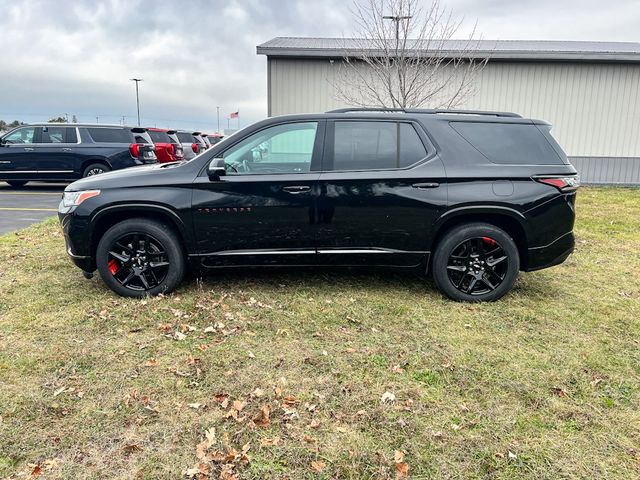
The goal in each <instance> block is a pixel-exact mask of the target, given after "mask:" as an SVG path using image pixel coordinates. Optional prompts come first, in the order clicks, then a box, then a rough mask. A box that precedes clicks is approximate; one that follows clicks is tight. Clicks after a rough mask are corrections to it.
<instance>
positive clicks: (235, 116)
mask: <svg viewBox="0 0 640 480" xmlns="http://www.w3.org/2000/svg"><path fill="white" fill-rule="evenodd" d="M239 115H240V111H239V110H238V111H237V112H231V115H229V118H238V116H239Z"/></svg>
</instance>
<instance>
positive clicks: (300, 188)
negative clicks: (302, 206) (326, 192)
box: [282, 185, 311, 195]
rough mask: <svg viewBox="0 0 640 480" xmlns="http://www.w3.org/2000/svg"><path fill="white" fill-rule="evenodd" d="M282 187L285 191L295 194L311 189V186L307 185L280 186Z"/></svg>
mask: <svg viewBox="0 0 640 480" xmlns="http://www.w3.org/2000/svg"><path fill="white" fill-rule="evenodd" d="M282 189H283V190H284V191H285V192H287V193H291V194H293V195H297V194H299V193H304V192H308V191H309V190H311V187H310V186H308V185H292V186H290V187H282Z"/></svg>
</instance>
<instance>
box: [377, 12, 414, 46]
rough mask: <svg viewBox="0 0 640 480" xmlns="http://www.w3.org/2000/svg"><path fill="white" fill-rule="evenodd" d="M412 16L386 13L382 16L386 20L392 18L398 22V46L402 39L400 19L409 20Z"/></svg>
mask: <svg viewBox="0 0 640 480" xmlns="http://www.w3.org/2000/svg"><path fill="white" fill-rule="evenodd" d="M411 17H412V16H411V15H385V16H383V17H382V18H384V19H385V20H391V21H392V22H395V24H396V47H397V45H398V42H399V41H400V21H402V20H409V19H410V18H411Z"/></svg>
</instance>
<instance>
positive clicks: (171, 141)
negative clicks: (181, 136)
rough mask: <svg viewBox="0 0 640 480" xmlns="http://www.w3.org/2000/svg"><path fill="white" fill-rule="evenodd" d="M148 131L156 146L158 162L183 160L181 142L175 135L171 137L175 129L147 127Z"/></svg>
mask: <svg viewBox="0 0 640 480" xmlns="http://www.w3.org/2000/svg"><path fill="white" fill-rule="evenodd" d="M148 133H149V137H151V140H152V141H153V143H154V145H155V146H156V156H157V157H158V161H159V162H160V163H166V162H179V161H181V160H184V154H183V152H182V144H181V143H180V141H179V140H178V139H177V137H172V135H174V134H175V130H166V129H163V128H149V129H148Z"/></svg>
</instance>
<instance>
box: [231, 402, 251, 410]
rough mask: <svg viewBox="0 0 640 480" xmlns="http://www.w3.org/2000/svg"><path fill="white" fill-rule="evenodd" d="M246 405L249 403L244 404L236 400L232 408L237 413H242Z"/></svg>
mask: <svg viewBox="0 0 640 480" xmlns="http://www.w3.org/2000/svg"><path fill="white" fill-rule="evenodd" d="M246 405H247V402H243V401H241V400H234V401H233V403H232V404H231V408H233V409H234V410H235V411H237V412H240V411H242V409H243V408H244V407H245V406H246Z"/></svg>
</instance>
